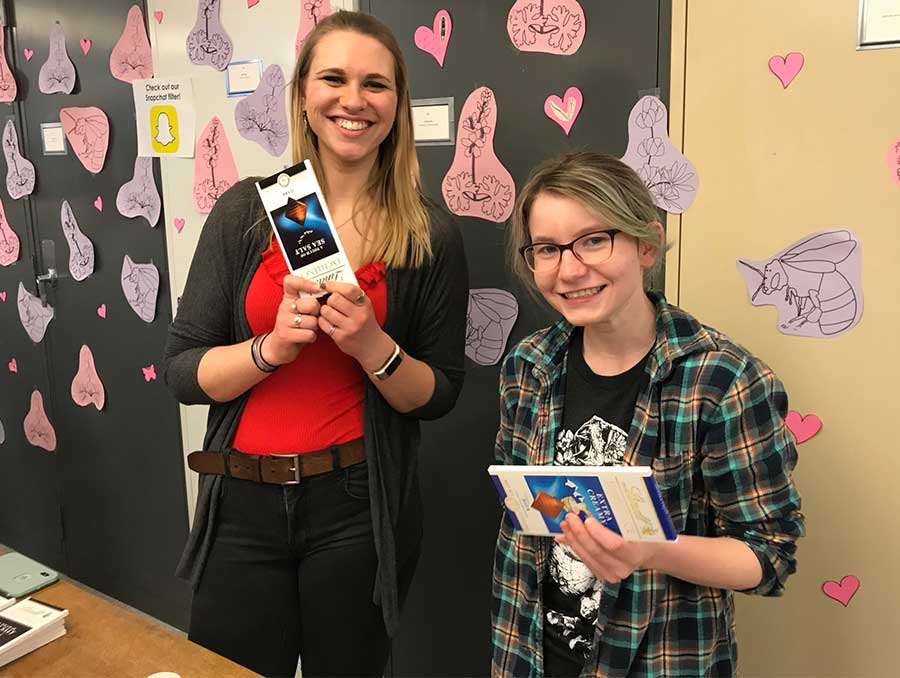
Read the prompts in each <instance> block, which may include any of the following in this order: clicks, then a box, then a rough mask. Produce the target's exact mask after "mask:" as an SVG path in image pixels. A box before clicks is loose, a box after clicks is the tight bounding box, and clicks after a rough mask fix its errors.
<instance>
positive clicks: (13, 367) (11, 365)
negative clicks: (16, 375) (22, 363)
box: [7, 358, 19, 372]
mask: <svg viewBox="0 0 900 678" xmlns="http://www.w3.org/2000/svg"><path fill="white" fill-rule="evenodd" d="M7 367H8V368H9V371H10V372H18V371H19V363H17V362H16V359H15V358H13V359H12V360H10V361H9V364H8V365H7Z"/></svg>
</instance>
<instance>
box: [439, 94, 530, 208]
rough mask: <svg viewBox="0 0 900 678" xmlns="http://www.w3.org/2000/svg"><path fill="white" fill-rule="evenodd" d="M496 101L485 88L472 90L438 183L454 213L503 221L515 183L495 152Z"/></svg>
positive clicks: (513, 196)
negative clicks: (450, 156) (446, 167)
mask: <svg viewBox="0 0 900 678" xmlns="http://www.w3.org/2000/svg"><path fill="white" fill-rule="evenodd" d="M496 131H497V101H496V99H495V97H494V93H493V92H492V91H491V90H490V89H489V88H487V87H479V88H478V89H476V90H475V91H474V92H472V93H471V94H470V95H469V97H468V98H467V99H466V103H465V104H464V105H463V108H462V113H461V114H460V118H459V127H458V128H457V135H456V153H455V154H454V156H453V164H452V165H451V166H450V169H449V170H447V174H446V175H445V176H444V181H443V183H442V184H441V192H442V193H443V195H444V201H445V202H446V203H447V207H449V208H450V211H451V212H453V213H454V214H459V215H460V216H465V217H479V218H481V219H489V220H490V221H496V222H502V221H505V220H506V219H507V218H509V215H510V214H512V210H513V205H514V203H515V200H516V185H515V183H513V179H512V175H510V173H509V171H508V170H507V169H506V168H505V167H504V166H503V164H502V163H501V162H500V160H499V158H497V154H496V153H495V152H494V135H495V134H496Z"/></svg>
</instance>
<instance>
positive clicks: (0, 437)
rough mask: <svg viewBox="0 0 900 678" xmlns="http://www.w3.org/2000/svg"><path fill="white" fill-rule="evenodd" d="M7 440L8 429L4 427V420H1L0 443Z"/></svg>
mask: <svg viewBox="0 0 900 678" xmlns="http://www.w3.org/2000/svg"><path fill="white" fill-rule="evenodd" d="M5 442H6V430H5V429H4V428H3V422H2V421H0V445H2V444H3V443H5Z"/></svg>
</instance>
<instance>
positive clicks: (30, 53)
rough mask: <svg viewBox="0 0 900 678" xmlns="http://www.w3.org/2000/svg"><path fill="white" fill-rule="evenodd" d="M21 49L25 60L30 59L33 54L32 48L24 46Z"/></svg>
mask: <svg viewBox="0 0 900 678" xmlns="http://www.w3.org/2000/svg"><path fill="white" fill-rule="evenodd" d="M22 51H24V52H25V61H31V57H33V56H34V50H33V49H28V48H27V47H26V48H25V49H24V50H22Z"/></svg>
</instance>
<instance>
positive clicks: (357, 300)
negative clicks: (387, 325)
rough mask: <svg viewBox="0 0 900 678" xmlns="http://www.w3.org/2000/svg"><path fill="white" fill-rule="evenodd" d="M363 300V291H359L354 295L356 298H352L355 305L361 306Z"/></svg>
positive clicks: (364, 298)
mask: <svg viewBox="0 0 900 678" xmlns="http://www.w3.org/2000/svg"><path fill="white" fill-rule="evenodd" d="M365 300H366V294H365V292H360V293H359V294H358V295H356V298H355V299H353V303H354V304H356V305H357V306H362V304H363V302H364V301H365Z"/></svg>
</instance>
